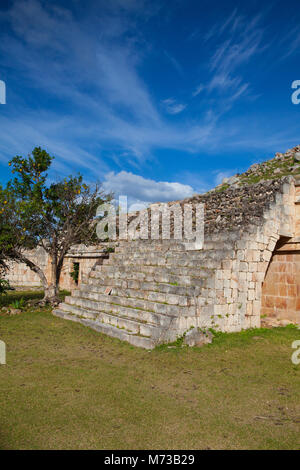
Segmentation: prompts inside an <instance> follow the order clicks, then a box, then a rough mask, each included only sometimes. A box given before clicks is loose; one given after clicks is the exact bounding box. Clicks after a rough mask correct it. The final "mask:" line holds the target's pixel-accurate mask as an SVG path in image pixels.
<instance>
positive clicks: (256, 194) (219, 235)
mask: <svg viewBox="0 0 300 470" xmlns="http://www.w3.org/2000/svg"><path fill="white" fill-rule="evenodd" d="M295 185H296V190H295ZM298 188H299V186H298V183H297V181H296V183H295V180H294V178H293V177H290V176H287V177H283V178H281V179H276V180H269V181H263V182H260V183H256V184H252V185H246V186H242V187H239V188H236V187H235V188H228V189H226V190H224V191H221V192H217V191H214V192H210V193H207V194H205V195H200V196H196V197H194V198H189V199H186V200H184V201H180V203H185V202H203V203H204V204H205V240H204V248H203V249H202V250H186V247H185V243H184V242H183V241H182V242H180V241H176V240H162V241H159V240H131V241H120V242H119V243H118V244H117V245H116V248H115V252H114V253H110V254H109V257H108V259H102V260H101V263H102V264H101V263H99V262H98V264H96V265H95V266H94V267H93V268H92V270H91V272H90V273H89V275H88V277H87V278H86V279H85V280H84V281H83V282H81V284H80V286H79V288H78V289H76V290H74V291H73V292H72V295H71V296H68V297H66V299H65V301H64V302H63V303H62V304H60V305H59V307H58V308H57V309H55V310H54V312H53V313H54V314H55V315H57V316H60V317H62V318H65V319H69V320H73V321H77V322H80V323H82V324H84V325H86V326H89V327H91V328H94V329H95V330H97V331H100V332H103V333H106V334H108V335H110V336H113V337H117V338H119V339H121V340H125V341H128V342H129V343H131V344H133V345H135V346H141V347H144V348H153V347H155V346H156V345H157V344H161V343H164V342H170V341H174V340H175V339H176V338H177V337H178V336H181V335H183V334H184V333H185V332H186V331H187V330H188V329H189V328H191V327H200V328H206V329H207V328H213V329H219V330H221V331H240V330H241V329H245V328H251V327H259V326H260V319H261V309H264V308H268V307H266V305H265V304H264V302H265V301H266V300H265V299H266V298H268V296H269V294H267V292H268V275H269V274H267V277H266V273H267V271H268V273H272V272H273V271H274V270H276V269H277V268H276V262H277V261H276V258H275V261H274V256H277V254H275V255H273V252H274V249H275V247H276V250H277V247H278V243H281V241H282V240H288V239H291V240H293V239H294V242H295V243H297V241H296V240H297V238H295V237H296V234H297V233H298V232H299V228H300V224H299V220H298V218H299V215H300V214H299V205H298V199H299V196H298ZM170 204H171V203H170ZM299 235H300V234H299ZM293 246H294V244H293ZM297 247H298V245H297ZM276 253H277V251H276ZM293 254H294V255H295V256H297V260H298V256H299V252H298V248H297V249H296V253H293ZM285 256H286V255H285ZM285 261H287V259H285ZM288 263H291V264H292V263H294V264H295V265H297V263H298V261H297V262H294V261H288ZM268 266H269V269H268ZM286 269H288V268H286ZM295 269H296V268H295ZM274 272H275V271H274ZM265 278H266V280H265ZM295 279H296V280H297V282H298V278H297V277H296V278H295ZM264 281H265V283H264ZM286 282H288V281H287V280H286ZM296 291H297V289H296ZM282 292H283V291H282ZM285 292H289V294H291V295H292V294H293V293H295V291H294V290H293V289H292V288H291V289H290V290H288V291H285ZM289 294H286V295H289ZM274 295H275V294H274ZM297 295H298V291H297V293H296V296H297ZM275 296H276V295H275ZM262 299H263V304H262ZM294 306H295V308H294V310H293V313H292V315H291V316H290V317H291V318H293V320H295V321H297V322H300V316H299V315H300V308H299V310H297V307H298V306H299V305H298V300H297V301H295V305H294ZM263 311H264V310H263ZM280 311H281V310H276V312H279V313H280ZM267 313H268V314H270V312H269V311H268V312H267ZM284 315H285V318H289V315H288V312H286V311H284Z"/></svg>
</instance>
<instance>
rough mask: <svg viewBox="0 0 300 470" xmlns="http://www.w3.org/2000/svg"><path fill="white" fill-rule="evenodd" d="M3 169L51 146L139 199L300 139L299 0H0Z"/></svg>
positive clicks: (194, 184) (203, 185)
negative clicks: (299, 95)
mask: <svg viewBox="0 0 300 470" xmlns="http://www.w3.org/2000/svg"><path fill="white" fill-rule="evenodd" d="M0 26H1V28H0V31H1V33H0V35H1V40H0V80H3V81H5V83H6V88H7V97H6V100H7V103H6V104H5V105H0V169H1V174H2V180H3V181H5V180H6V179H7V178H8V176H9V172H8V167H7V161H8V160H9V159H10V158H11V157H13V156H14V155H16V154H19V155H26V154H27V153H29V152H30V151H31V150H32V148H33V147H34V146H38V145H39V146H42V147H43V148H45V149H46V150H48V151H49V153H50V154H52V155H54V156H55V157H56V158H55V163H54V166H53V170H52V172H51V178H57V176H59V175H65V174H74V173H77V172H81V173H82V174H83V175H84V176H85V178H86V179H87V180H88V181H95V180H100V181H102V182H103V184H104V188H105V189H107V190H112V191H114V192H115V193H116V194H126V195H128V196H129V197H130V198H131V200H133V199H134V200H139V201H166V200H173V199H179V198H183V197H186V196H190V195H192V194H193V193H195V192H203V191H205V190H207V189H210V188H211V187H214V186H215V185H216V184H217V183H219V182H220V181H221V180H222V178H223V177H224V176H229V175H232V174H234V173H236V172H242V171H244V170H245V169H247V168H248V166H249V165H251V164H252V163H254V162H256V161H262V160H265V159H268V158H272V157H273V155H274V153H275V152H277V151H285V150H286V149H288V148H291V147H293V146H295V145H297V144H299V143H300V138H299V136H300V132H299V131H300V119H299V118H300V105H298V106H297V105H294V104H292V101H291V94H292V89H291V84H292V82H293V81H294V80H297V79H300V70H299V68H300V67H299V66H300V54H299V52H300V5H299V2H298V1H289V0H285V1H274V2H261V1H251V0H250V1H248V2H245V1H226V2H225V1H224V0H223V1H211V0H210V1H206V0H202V1H201V0H195V1H194V0H172V1H170V0H168V1H162V0H151V1H147V0H139V1H138V0H110V1H109V2H108V1H102V0H98V1H89V0H87V1H81V0H73V1H60V2H56V1H42V0H17V1H15V2H11V1H6V0H1V6H0Z"/></svg>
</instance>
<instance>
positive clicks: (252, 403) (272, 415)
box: [0, 310, 300, 449]
mask: <svg viewBox="0 0 300 470" xmlns="http://www.w3.org/2000/svg"><path fill="white" fill-rule="evenodd" d="M0 339H1V340H3V341H5V342H6V344H7V350H8V353H7V365H5V366H4V365H1V366H0V448H1V449H208V448H210V449H296V448H299V447H300V443H299V435H300V432H299V431H300V406H299V403H300V400H299V398H300V387H299V375H300V373H299V367H300V366H295V365H293V364H292V362H291V354H292V352H293V350H292V349H291V343H292V342H293V341H294V340H295V339H300V331H299V330H298V329H295V328H277V329H273V330H251V331H249V330H248V331H247V332H242V333H235V334H227V335H225V334H221V335H219V336H218V337H217V338H216V339H215V341H214V343H213V344H212V345H207V346H204V347H203V348H201V349H199V348H190V349H188V348H181V347H180V345H178V346H176V347H172V348H170V347H166V346H163V347H160V348H157V349H156V350H153V351H151V352H148V351H145V350H142V349H137V348H134V347H132V346H130V345H128V344H127V343H122V342H120V341H118V340H116V339H112V338H109V337H107V336H104V335H101V334H99V333H97V332H95V331H93V330H90V329H88V328H86V327H84V326H82V325H79V324H75V323H72V322H68V321H65V320H61V319H59V318H56V317H54V316H52V315H51V313H50V311H49V310H43V311H38V312H37V311H36V312H35V311H32V312H26V313H23V314H21V315H18V316H13V317H9V316H2V317H1V318H0Z"/></svg>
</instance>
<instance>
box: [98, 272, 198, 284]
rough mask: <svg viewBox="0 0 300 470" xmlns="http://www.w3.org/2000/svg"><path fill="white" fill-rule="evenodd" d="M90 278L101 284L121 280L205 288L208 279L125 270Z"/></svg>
mask: <svg viewBox="0 0 300 470" xmlns="http://www.w3.org/2000/svg"><path fill="white" fill-rule="evenodd" d="M89 278H94V279H99V282H102V281H103V280H105V279H107V278H111V279H120V280H122V279H123V280H126V281H129V280H133V281H143V282H144V281H145V282H155V283H166V284H169V285H170V284H175V285H176V284H177V285H181V286H194V287H196V286H198V287H203V286H204V285H205V282H206V279H205V278H199V277H192V276H182V275H181V276H180V275H178V276H177V275H172V274H166V273H164V274H161V273H158V272H154V273H153V274H152V273H149V272H148V273H145V272H136V271H133V270H132V269H129V270H127V271H125V270H123V271H122V272H121V271H120V270H112V271H106V272H104V271H99V270H94V271H92V272H91V273H90V275H89Z"/></svg>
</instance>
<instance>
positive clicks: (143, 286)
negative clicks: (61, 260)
mask: <svg viewBox="0 0 300 470" xmlns="http://www.w3.org/2000/svg"><path fill="white" fill-rule="evenodd" d="M87 284H88V285H89V286H90V287H91V288H92V289H93V288H94V287H96V286H101V288H103V289H104V290H105V289H106V288H107V287H115V288H120V289H132V290H136V291H138V290H142V291H144V292H146V291H152V292H156V293H162V294H172V295H178V296H183V297H194V296H199V295H200V292H201V287H199V286H187V285H182V286H181V285H178V284H175V283H174V284H167V283H158V282H147V281H138V280H134V279H128V280H127V279H115V278H112V277H105V278H102V279H101V282H99V278H95V277H89V278H88V279H87ZM81 285H82V284H81Z"/></svg>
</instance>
